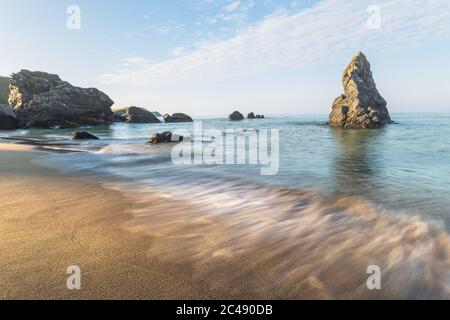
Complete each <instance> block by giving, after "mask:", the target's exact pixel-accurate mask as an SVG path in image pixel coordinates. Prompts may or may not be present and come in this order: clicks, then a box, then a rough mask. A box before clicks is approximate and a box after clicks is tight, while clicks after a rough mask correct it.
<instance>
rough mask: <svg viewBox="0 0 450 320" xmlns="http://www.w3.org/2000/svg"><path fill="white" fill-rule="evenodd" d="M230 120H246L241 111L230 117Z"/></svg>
mask: <svg viewBox="0 0 450 320" xmlns="http://www.w3.org/2000/svg"><path fill="white" fill-rule="evenodd" d="M228 119H230V121H241V120H244V115H243V114H242V113H240V112H239V111H235V112H233V113H232V114H230V115H229V117H228Z"/></svg>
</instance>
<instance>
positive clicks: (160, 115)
mask: <svg viewBox="0 0 450 320" xmlns="http://www.w3.org/2000/svg"><path fill="white" fill-rule="evenodd" d="M152 113H153V115H154V116H155V117H158V118H162V114H161V113H159V112H158V111H153V112H152Z"/></svg>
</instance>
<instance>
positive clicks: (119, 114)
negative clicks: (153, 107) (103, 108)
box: [114, 107, 161, 123]
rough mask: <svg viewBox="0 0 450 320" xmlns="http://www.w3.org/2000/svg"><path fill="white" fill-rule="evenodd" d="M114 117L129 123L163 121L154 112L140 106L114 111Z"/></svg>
mask: <svg viewBox="0 0 450 320" xmlns="http://www.w3.org/2000/svg"><path fill="white" fill-rule="evenodd" d="M114 119H115V120H116V121H123V122H128V123H161V121H159V119H158V118H157V117H155V115H154V114H153V113H152V112H150V111H148V110H147V109H144V108H139V107H129V108H126V109H122V110H116V111H114Z"/></svg>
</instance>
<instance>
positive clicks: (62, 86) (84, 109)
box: [8, 70, 114, 128]
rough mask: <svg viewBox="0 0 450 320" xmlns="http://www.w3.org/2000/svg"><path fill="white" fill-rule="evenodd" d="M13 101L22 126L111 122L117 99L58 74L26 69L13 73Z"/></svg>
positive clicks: (10, 98)
mask: <svg viewBox="0 0 450 320" xmlns="http://www.w3.org/2000/svg"><path fill="white" fill-rule="evenodd" d="M9 89H10V94H9V100H8V102H9V105H10V106H11V107H12V108H13V109H14V111H15V112H16V114H17V118H18V119H19V123H20V126H21V127H27V128H28V127H53V126H59V127H63V128H72V127H78V126H80V125H101V124H105V123H109V122H110V121H111V120H112V117H113V114H112V111H111V106H112V105H113V103H114V102H113V101H112V100H111V99H110V98H109V97H108V96H107V95H106V94H104V93H103V92H101V91H99V90H97V89H94V88H89V89H83V88H78V87H75V86H73V85H71V84H70V83H68V82H66V81H62V80H61V79H60V78H59V76H58V75H55V74H49V73H45V72H39V71H37V72H32V71H28V70H22V71H20V72H18V73H15V74H13V75H12V78H11V81H10V85H9Z"/></svg>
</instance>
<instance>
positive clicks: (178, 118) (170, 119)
mask: <svg viewBox="0 0 450 320" xmlns="http://www.w3.org/2000/svg"><path fill="white" fill-rule="evenodd" d="M164 121H165V122H167V123H175V122H193V121H194V120H192V118H191V117H190V116H188V115H187V114H184V113H174V114H173V115H169V114H165V115H164Z"/></svg>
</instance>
